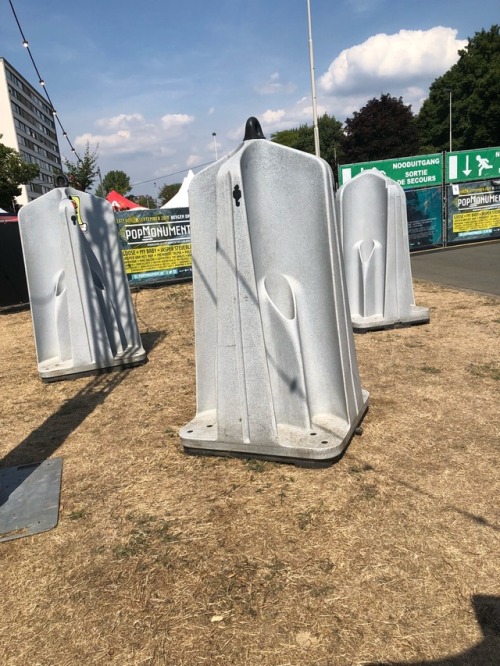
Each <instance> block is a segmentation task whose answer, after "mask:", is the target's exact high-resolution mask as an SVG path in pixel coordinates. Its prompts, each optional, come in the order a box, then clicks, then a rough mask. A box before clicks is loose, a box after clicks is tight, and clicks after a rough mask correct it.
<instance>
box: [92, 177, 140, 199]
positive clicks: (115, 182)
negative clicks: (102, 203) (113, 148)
mask: <svg viewBox="0 0 500 666" xmlns="http://www.w3.org/2000/svg"><path fill="white" fill-rule="evenodd" d="M131 189H132V184H131V182H130V178H129V176H127V174H126V173H125V171H108V173H107V174H106V175H105V176H104V178H103V179H102V183H100V184H99V185H98V186H97V188H96V191H95V193H96V196H98V197H102V198H103V199H105V198H106V195H107V194H109V192H111V190H115V192H118V194H121V195H123V196H126V195H127V194H128V193H129V192H130V190H131Z"/></svg>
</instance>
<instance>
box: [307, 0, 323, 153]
mask: <svg viewBox="0 0 500 666" xmlns="http://www.w3.org/2000/svg"><path fill="white" fill-rule="evenodd" d="M307 22H308V26H309V63H310V67H311V97H312V108H313V127H314V152H315V153H316V155H317V157H320V150H319V130H318V108H317V105H316V81H315V74H314V50H313V38H312V26H311V0H307Z"/></svg>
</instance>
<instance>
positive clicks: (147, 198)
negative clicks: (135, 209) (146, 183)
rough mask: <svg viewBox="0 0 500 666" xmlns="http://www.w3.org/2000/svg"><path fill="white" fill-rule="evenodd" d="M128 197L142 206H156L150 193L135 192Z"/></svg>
mask: <svg viewBox="0 0 500 666" xmlns="http://www.w3.org/2000/svg"><path fill="white" fill-rule="evenodd" d="M129 198H130V199H131V200H132V201H135V203H136V204H138V205H139V206H142V207H143V208H156V204H155V200H154V199H153V197H152V196H151V195H150V194H137V195H134V196H131V197H129Z"/></svg>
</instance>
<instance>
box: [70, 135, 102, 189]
mask: <svg viewBox="0 0 500 666" xmlns="http://www.w3.org/2000/svg"><path fill="white" fill-rule="evenodd" d="M98 158H99V155H98V153H97V148H96V150H95V151H94V152H92V153H91V152H90V146H89V144H88V142H87V146H86V148H85V152H84V155H83V158H81V159H77V160H76V162H71V161H70V160H68V159H65V160H63V162H64V166H65V167H66V172H67V176H68V180H69V184H70V186H71V187H74V188H75V189H76V190H80V192H87V191H88V190H90V188H91V187H92V185H93V184H94V181H95V179H96V176H97V160H98Z"/></svg>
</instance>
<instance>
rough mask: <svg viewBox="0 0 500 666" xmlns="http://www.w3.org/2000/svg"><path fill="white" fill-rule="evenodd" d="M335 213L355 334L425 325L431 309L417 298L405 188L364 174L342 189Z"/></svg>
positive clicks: (375, 173)
mask: <svg viewBox="0 0 500 666" xmlns="http://www.w3.org/2000/svg"><path fill="white" fill-rule="evenodd" d="M337 211H338V215H339V218H340V231H341V236H342V251H343V255H344V268H345V275H346V282H347V292H348V295H349V306H350V310H351V317H352V325H353V328H354V330H355V331H358V332H361V331H369V330H376V329H385V328H393V327H396V326H409V325H411V324H424V323H427V322H428V321H429V309H428V308H423V307H418V306H416V305H415V299H414V295H413V283H412V277H411V264H410V246H409V242H408V222H407V215H406V198H405V193H404V190H403V188H402V187H401V186H400V185H398V184H397V183H396V182H395V181H394V180H392V179H391V178H388V177H387V176H386V175H385V174H384V173H382V172H381V171H378V170H377V169H370V170H367V171H362V172H361V173H360V174H358V175H357V176H355V177H354V178H353V179H352V180H350V181H348V182H347V183H345V184H344V185H342V187H341V188H340V189H339V190H338V192H337Z"/></svg>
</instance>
